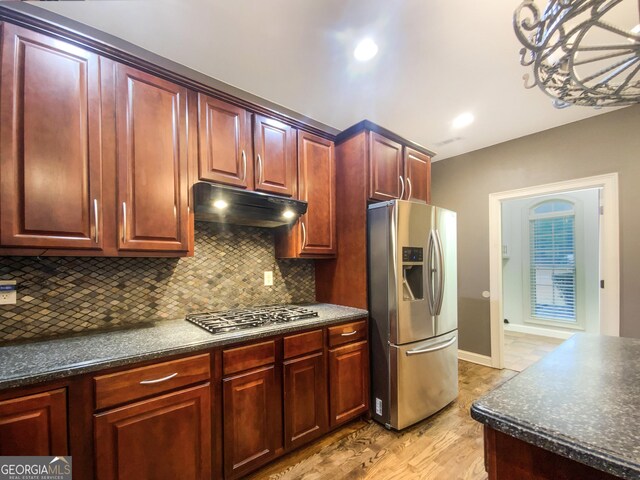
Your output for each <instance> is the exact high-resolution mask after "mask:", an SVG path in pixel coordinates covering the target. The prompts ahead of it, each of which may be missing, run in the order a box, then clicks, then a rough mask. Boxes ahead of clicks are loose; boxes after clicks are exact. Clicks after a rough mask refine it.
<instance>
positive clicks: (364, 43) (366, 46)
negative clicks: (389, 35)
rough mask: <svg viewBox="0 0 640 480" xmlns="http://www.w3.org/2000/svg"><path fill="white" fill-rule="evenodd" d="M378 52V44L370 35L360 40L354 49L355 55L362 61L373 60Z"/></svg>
mask: <svg viewBox="0 0 640 480" xmlns="http://www.w3.org/2000/svg"><path fill="white" fill-rule="evenodd" d="M377 53H378V45H376V42H374V41H373V40H371V39H370V38H369V37H367V38H365V39H363V40H361V41H360V43H359V44H358V45H357V46H356V49H355V50H354V51H353V56H354V57H356V60H358V61H360V62H366V61H367V60H371V59H372V58H373V57H375V56H376V54H377Z"/></svg>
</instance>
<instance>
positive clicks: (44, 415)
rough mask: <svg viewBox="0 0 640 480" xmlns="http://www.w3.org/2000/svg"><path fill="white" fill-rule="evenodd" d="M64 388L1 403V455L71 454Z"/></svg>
mask: <svg viewBox="0 0 640 480" xmlns="http://www.w3.org/2000/svg"><path fill="white" fill-rule="evenodd" d="M67 454H68V448H67V397H66V393H65V390H64V389H59V390H53V391H51V392H44V393H38V394H35V395H29V396H27V397H20V398H14V399H11V400H4V401H2V402H0V455H2V456H5V455H11V456H30V455H39V456H48V455H67Z"/></svg>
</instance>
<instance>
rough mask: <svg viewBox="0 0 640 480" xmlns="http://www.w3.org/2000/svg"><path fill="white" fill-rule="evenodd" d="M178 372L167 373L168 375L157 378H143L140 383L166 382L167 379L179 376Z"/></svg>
mask: <svg viewBox="0 0 640 480" xmlns="http://www.w3.org/2000/svg"><path fill="white" fill-rule="evenodd" d="M177 375H178V372H176V373H172V374H171V375H167V376H166V377H162V378H156V379H155V380H142V381H141V382H140V385H152V384H154V383H160V382H166V381H167V380H171V379H172V378H173V377H175V376H177Z"/></svg>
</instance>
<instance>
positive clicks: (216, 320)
mask: <svg viewBox="0 0 640 480" xmlns="http://www.w3.org/2000/svg"><path fill="white" fill-rule="evenodd" d="M317 316H318V312H315V311H313V310H311V309H309V308H304V307H299V306H296V305H270V306H266V307H257V308H251V309H243V310H229V311H226V312H204V313H190V314H187V316H186V320H187V321H189V322H191V323H195V324H196V325H198V326H200V327H202V328H204V329H205V330H207V331H209V332H211V333H226V332H234V331H237V330H245V329H249V328H256V327H262V326H265V325H271V324H274V323H287V322H293V321H295V320H302V319H304V318H312V317H317Z"/></svg>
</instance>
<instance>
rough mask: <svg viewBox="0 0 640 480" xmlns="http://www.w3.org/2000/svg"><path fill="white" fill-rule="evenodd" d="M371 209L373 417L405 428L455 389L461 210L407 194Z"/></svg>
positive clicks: (454, 393) (449, 398)
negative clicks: (406, 198) (458, 214)
mask: <svg viewBox="0 0 640 480" xmlns="http://www.w3.org/2000/svg"><path fill="white" fill-rule="evenodd" d="M367 213H368V219H367V220H368V243H369V245H368V246H369V248H368V264H369V310H370V316H371V360H372V363H371V365H372V368H371V394H372V402H371V403H372V405H373V410H374V412H373V417H374V419H376V420H377V421H378V422H380V423H382V424H384V425H385V426H387V427H388V428H394V429H397V430H400V429H402V428H405V427H407V426H409V425H412V424H414V423H416V422H418V421H420V420H422V419H424V418H426V417H428V416H429V415H431V414H433V413H435V412H437V411H438V410H440V409H442V408H443V407H445V406H446V405H447V404H449V403H450V402H451V401H453V400H454V399H455V398H456V397H457V395H458V331H457V328H458V300H457V260H456V255H457V252H456V250H457V248H456V214H455V212H452V211H449V210H445V209H443V208H439V207H434V206H431V205H426V204H423V203H417V202H408V201H403V200H393V201H390V202H384V203H378V204H374V205H371V206H369V209H368V212H367Z"/></svg>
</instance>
